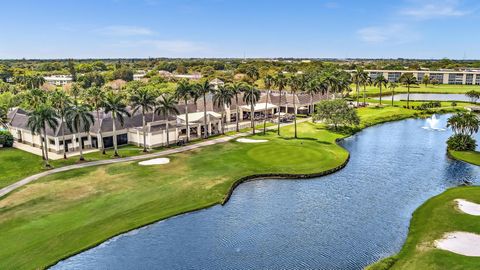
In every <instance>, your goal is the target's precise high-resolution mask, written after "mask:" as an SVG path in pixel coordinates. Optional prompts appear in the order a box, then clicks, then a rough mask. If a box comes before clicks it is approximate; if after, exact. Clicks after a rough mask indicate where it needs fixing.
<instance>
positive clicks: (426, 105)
mask: <svg viewBox="0 0 480 270" xmlns="http://www.w3.org/2000/svg"><path fill="white" fill-rule="evenodd" d="M439 107H442V103H440V101H430V102H427V103H422V104H421V105H419V106H417V110H428V109H432V108H439Z"/></svg>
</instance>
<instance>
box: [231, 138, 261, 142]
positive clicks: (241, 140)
mask: <svg viewBox="0 0 480 270" xmlns="http://www.w3.org/2000/svg"><path fill="white" fill-rule="evenodd" d="M237 142H241V143H264V142H268V140H252V139H245V138H241V139H237Z"/></svg>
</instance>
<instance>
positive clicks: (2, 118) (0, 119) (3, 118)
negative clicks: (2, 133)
mask: <svg viewBox="0 0 480 270" xmlns="http://www.w3.org/2000/svg"><path fill="white" fill-rule="evenodd" d="M7 123H8V111H7V109H6V108H4V107H0V126H3V127H4V128H7Z"/></svg>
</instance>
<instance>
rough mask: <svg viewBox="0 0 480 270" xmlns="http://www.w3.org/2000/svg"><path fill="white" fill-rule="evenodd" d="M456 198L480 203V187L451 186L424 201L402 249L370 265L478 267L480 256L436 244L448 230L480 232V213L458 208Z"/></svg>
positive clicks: (377, 269)
mask: <svg viewBox="0 0 480 270" xmlns="http://www.w3.org/2000/svg"><path fill="white" fill-rule="evenodd" d="M457 198H459V199H460V198H461V199H466V200H469V201H472V202H475V203H480V187H458V188H452V189H449V190H447V191H446V192H444V193H442V194H440V195H438V196H436V197H433V198H431V199H430V200H428V201H427V202H425V203H424V204H423V205H422V206H421V207H420V208H418V209H417V210H416V211H415V212H414V214H413V217H412V220H411V222H410V231H409V234H408V238H407V240H406V242H405V244H404V246H403V248H402V250H401V251H400V252H399V253H398V254H397V255H395V256H393V257H390V258H386V259H384V260H382V261H379V262H378V263H376V264H373V265H371V266H369V267H367V269H369V270H380V269H392V270H393V269H412V270H413V269H449V270H450V269H462V270H467V269H472V270H473V269H479V266H480V257H467V256H462V255H457V254H455V253H452V252H448V251H443V250H439V249H436V248H435V247H434V246H433V242H434V241H435V240H437V239H440V238H442V236H443V234H444V233H446V232H452V231H466V232H472V233H478V234H480V217H477V216H471V215H467V214H463V213H460V212H459V211H457V210H456V209H455V202H454V199H457Z"/></svg>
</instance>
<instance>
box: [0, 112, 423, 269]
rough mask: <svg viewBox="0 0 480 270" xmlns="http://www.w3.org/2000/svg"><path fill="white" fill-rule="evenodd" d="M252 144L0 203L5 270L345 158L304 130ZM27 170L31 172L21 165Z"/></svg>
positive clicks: (57, 179)
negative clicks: (245, 185)
mask: <svg viewBox="0 0 480 270" xmlns="http://www.w3.org/2000/svg"><path fill="white" fill-rule="evenodd" d="M359 114H360V116H361V119H362V124H361V126H362V127H365V126H370V125H374V124H376V123H379V122H385V121H390V120H394V119H403V118H406V117H411V116H414V115H416V114H418V112H417V111H414V110H407V109H403V108H397V107H384V108H379V109H376V108H364V109H360V110H359ZM282 135H283V136H282V137H278V136H277V135H276V134H275V132H270V133H268V134H267V135H266V136H262V135H257V136H254V138H262V139H268V140H269V142H268V143H264V144H242V143H238V142H229V143H224V144H218V145H213V146H209V147H205V148H202V149H197V150H194V151H189V152H185V153H180V154H175V155H171V156H169V158H171V163H169V164H167V165H161V166H150V167H143V166H139V165H138V164H137V163H135V162H132V163H122V164H114V165H108V166H98V167H90V168H85V169H79V170H73V171H68V172H64V173H58V174H55V175H51V176H48V177H45V178H44V179H42V180H40V181H38V182H34V183H31V184H29V185H27V186H25V187H23V188H21V189H19V190H17V191H16V192H13V193H11V194H9V195H8V196H6V197H4V198H2V199H0V232H1V233H0V242H1V243H2V246H4V247H8V248H3V249H0V269H12V268H13V269H32V268H43V267H46V266H48V265H50V264H53V263H55V262H56V261H58V260H59V259H62V258H65V257H68V256H70V255H73V254H75V253H78V252H80V251H82V250H84V249H87V248H90V247H92V246H94V245H96V244H99V243H101V242H103V241H105V240H106V239H108V238H111V237H112V236H114V235H117V234H119V233H122V232H125V231H128V230H131V229H134V228H137V227H139V226H142V225H145V224H148V223H151V222H155V221H157V220H161V219H165V218H168V217H171V216H173V215H177V214H180V213H184V212H188V211H193V210H196V209H201V208H204V207H208V206H211V205H213V204H217V203H221V202H222V201H223V200H224V198H225V196H226V194H228V192H229V190H230V188H231V187H232V186H233V185H234V183H235V182H236V181H237V180H238V179H240V178H242V177H246V176H249V175H252V174H263V173H278V174H282V173H288V174H292V173H293V174H310V173H319V172H322V171H326V170H329V169H332V168H335V167H337V166H339V165H341V164H342V163H344V162H345V160H346V159H347V157H348V153H347V151H346V150H345V149H343V148H341V147H340V146H338V145H337V144H335V140H336V139H338V138H341V137H343V136H345V135H342V134H337V133H334V132H331V131H329V130H326V129H325V128H324V127H323V126H322V125H319V124H318V125H317V124H312V123H302V124H300V125H299V136H300V138H299V139H293V138H292V135H293V126H289V127H286V128H284V129H283V130H282ZM24 165H28V164H24Z"/></svg>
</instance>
